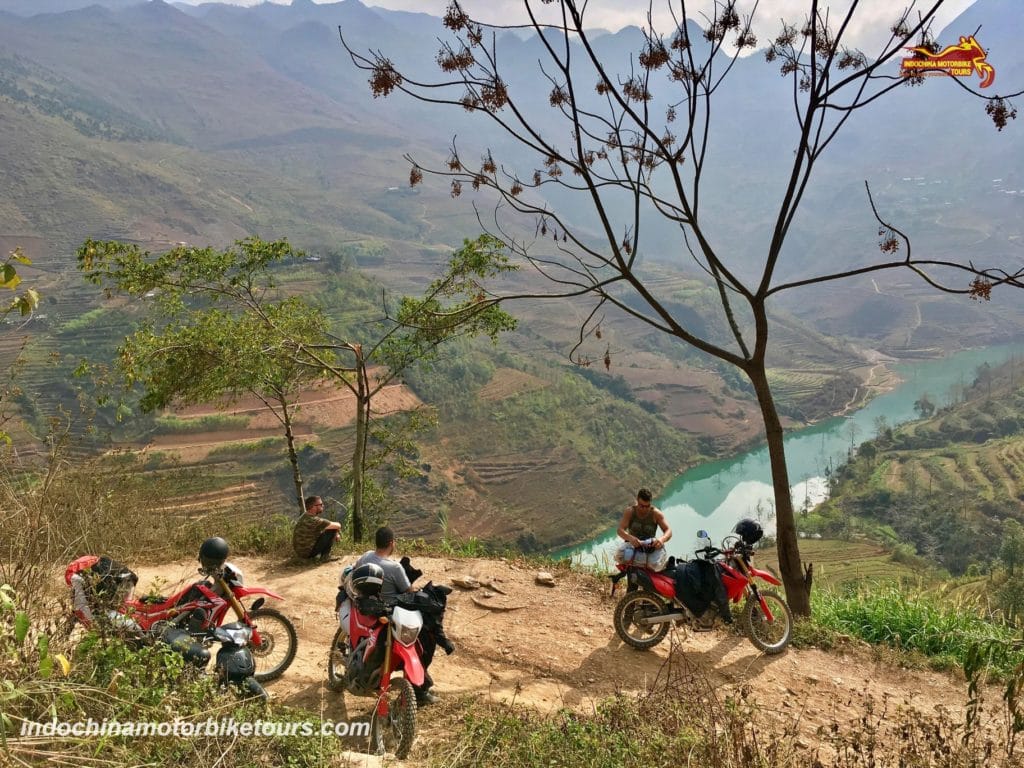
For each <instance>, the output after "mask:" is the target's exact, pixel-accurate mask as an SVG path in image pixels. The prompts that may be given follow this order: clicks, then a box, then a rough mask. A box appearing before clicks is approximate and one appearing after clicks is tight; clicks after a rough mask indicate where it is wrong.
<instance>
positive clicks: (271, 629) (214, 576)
mask: <svg viewBox="0 0 1024 768" xmlns="http://www.w3.org/2000/svg"><path fill="white" fill-rule="evenodd" d="M199 572H200V573H201V574H203V576H205V577H206V578H205V579H203V580H202V581H197V582H195V583H194V584H191V585H190V586H188V587H185V588H184V589H182V590H181V591H180V592H178V593H177V594H174V595H171V596H170V597H162V596H160V597H152V596H149V595H147V596H144V597H141V598H132V599H129V600H128V601H126V602H125V603H124V607H123V609H122V611H123V612H124V613H125V614H126V615H127V616H130V617H131V618H132V619H134V620H135V622H136V623H138V625H139V626H140V627H141V628H142V629H143V630H145V631H146V632H148V633H151V634H158V633H159V632H160V631H161V629H163V628H166V627H168V626H178V627H181V628H182V629H186V630H187V631H188V632H189V634H190V635H192V636H193V637H194V638H196V640H198V641H200V642H203V643H208V642H210V641H211V638H212V637H213V631H214V630H215V629H217V628H218V627H220V626H221V625H223V624H224V623H225V621H224V620H225V618H226V617H227V613H228V609H229V608H231V609H233V610H234V613H235V615H236V616H237V617H238V620H239V621H240V622H242V623H243V624H245V625H246V626H248V627H250V628H251V630H252V638H251V640H250V648H251V649H252V654H253V656H254V657H255V661H256V673H255V674H254V675H253V677H255V678H256V680H257V681H259V682H261V683H265V682H267V681H270V680H276V679H277V678H278V677H280V676H281V675H282V674H283V673H284V671H285V670H286V669H288V666H289V665H290V664H291V663H292V661H293V660H294V659H295V650H296V646H297V645H298V636H297V635H296V633H295V627H294V626H293V625H292V623H291V621H289V620H288V618H287V617H286V616H285V615H284V614H282V613H280V612H278V611H276V610H274V609H273V608H264V607H263V603H264V602H265V598H267V597H270V598H273V599H274V600H283V599H284V598H283V597H282V596H281V595H278V594H275V593H273V592H271V591H270V590H268V589H264V588H262V587H251V588H250V587H246V586H245V583H244V580H243V577H242V572H241V571H240V570H238V569H237V568H235V567H233V566H232V565H231V564H230V563H225V564H224V566H223V567H222V568H220V569H218V570H217V571H213V572H207V571H205V570H204V569H202V568H200V569H199ZM253 595H260V597H259V598H257V599H256V600H255V601H254V602H253V603H252V605H250V606H249V607H248V608H246V607H245V605H244V604H243V603H242V600H243V599H245V598H247V597H252V596H253Z"/></svg>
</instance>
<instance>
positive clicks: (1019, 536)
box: [999, 518, 1024, 576]
mask: <svg viewBox="0 0 1024 768" xmlns="http://www.w3.org/2000/svg"><path fill="white" fill-rule="evenodd" d="M1002 538H1003V543H1002V545H1001V546H1000V547H999V559H1000V560H1002V562H1003V565H1005V566H1006V570H1007V572H1008V573H1009V574H1010V576H1013V574H1014V571H1015V570H1016V568H1017V566H1018V565H1020V564H1021V563H1024V526H1022V525H1021V524H1020V523H1018V522H1017V521H1016V520H1014V519H1013V518H1008V519H1007V520H1006V521H1005V522H1003V537H1002Z"/></svg>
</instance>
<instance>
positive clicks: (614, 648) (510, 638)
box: [139, 558, 998, 762]
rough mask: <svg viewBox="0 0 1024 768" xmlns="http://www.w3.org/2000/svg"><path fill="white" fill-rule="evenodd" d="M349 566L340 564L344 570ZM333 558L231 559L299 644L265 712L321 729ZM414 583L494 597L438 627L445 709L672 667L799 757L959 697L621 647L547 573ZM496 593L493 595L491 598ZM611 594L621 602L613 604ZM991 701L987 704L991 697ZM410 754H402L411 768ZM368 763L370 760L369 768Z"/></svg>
mask: <svg viewBox="0 0 1024 768" xmlns="http://www.w3.org/2000/svg"><path fill="white" fill-rule="evenodd" d="M350 559H351V558H345V560H350ZM345 560H342V561H341V562H336V563H329V564H324V565H316V566H311V565H298V564H296V563H295V562H292V561H284V560H277V561H275V560H268V559H255V558H238V559H237V560H234V561H233V562H235V563H236V564H237V565H238V566H240V567H241V568H242V570H243V571H244V573H245V578H246V583H247V584H249V585H259V586H264V587H267V588H269V589H272V590H274V591H276V592H278V593H279V594H281V595H283V597H284V601H283V602H277V601H270V602H271V603H273V604H274V605H275V607H278V608H280V609H281V610H282V611H283V612H284V613H285V614H286V615H288V616H289V617H290V618H291V619H292V620H293V622H294V623H295V625H296V627H297V629H298V635H299V646H298V654H297V657H296V659H295V662H294V663H293V664H292V666H291V667H290V668H289V669H288V671H287V672H286V673H285V674H284V676H283V677H282V678H281V679H280V680H278V681H275V682H273V683H270V684H269V685H268V690H269V691H270V693H271V696H272V700H273V701H275V702H282V703H287V704H293V705H299V706H302V707H304V708H307V709H310V710H313V711H317V712H320V713H322V716H323V717H324V718H325V719H331V720H335V721H341V720H345V719H348V718H356V717H359V716H361V715H362V714H364V713H365V712H366V711H367V710H368V708H369V702H368V700H366V699H358V698H355V697H351V696H348V695H345V694H340V693H332V692H329V691H327V690H326V688H325V686H324V681H325V669H326V661H327V649H328V646H329V643H330V640H331V637H332V636H333V634H334V631H335V628H336V618H335V615H334V610H333V606H334V595H335V590H336V585H337V581H338V574H339V572H340V568H341V566H342V565H343V564H344V562H345ZM414 564H415V565H416V566H417V567H419V568H421V569H422V570H423V571H424V574H425V575H424V577H423V578H424V580H427V579H433V580H435V581H438V582H444V583H449V584H450V583H452V582H453V580H458V579H459V578H461V577H466V576H471V577H474V578H475V579H477V580H478V581H481V582H490V583H491V584H492V585H493V586H492V587H491V588H488V587H480V588H479V589H475V590H463V589H459V588H456V589H455V591H454V593H453V594H452V595H451V597H450V602H449V608H448V612H447V616H446V620H445V623H446V628H447V631H448V634H449V636H450V637H451V638H452V640H453V641H454V642H455V643H456V645H457V651H456V652H455V653H454V654H453V655H451V656H445V655H444V654H443V653H440V652H439V654H438V657H437V658H436V660H435V662H434V664H433V666H432V667H431V673H432V674H433V676H434V678H435V680H436V681H437V684H436V689H435V690H436V691H437V692H438V693H439V694H440V696H441V697H443V699H444V700H448V701H453V700H456V699H458V698H459V697H464V696H476V697H484V698H486V699H491V700H501V701H515V702H516V703H518V704H520V705H523V706H528V707H533V708H535V709H537V710H540V711H554V710H557V709H559V708H562V707H570V708H575V709H588V708H591V707H592V706H593V705H594V704H595V703H596V702H597V701H599V700H601V699H602V698H604V697H607V696H610V695H613V694H615V693H616V692H626V693H629V692H639V691H641V690H644V689H646V688H648V687H649V686H650V685H652V683H653V682H654V681H655V679H656V678H658V676H659V675H663V674H665V669H666V664H667V663H668V662H669V660H670V658H671V663H672V664H674V665H677V666H678V665H685V666H686V669H687V670H688V674H695V675H698V676H700V677H702V678H703V679H705V680H706V681H707V682H708V683H710V684H711V685H712V686H713V687H714V688H716V690H717V691H718V693H719V695H720V696H721V697H725V696H727V695H729V694H730V693H734V694H735V693H737V692H739V691H740V689H741V688H742V689H743V691H744V693H745V694H746V696H747V700H748V701H753V702H755V703H756V705H757V707H758V708H759V709H760V710H762V712H763V713H764V714H765V716H766V717H767V718H768V720H769V721H775V722H777V723H778V725H779V728H780V729H789V730H791V731H794V732H795V733H796V734H797V736H796V738H797V739H798V741H799V743H800V744H802V745H804V746H806V747H807V748H808V749H815V748H817V747H818V742H819V741H820V733H821V732H822V731H821V729H826V730H828V729H834V728H836V727H838V728H840V729H846V728H851V727H853V726H855V725H856V724H857V723H858V721H859V720H860V719H861V718H862V717H864V716H865V714H866V713H874V716H875V717H882V718H883V719H884V717H886V716H893V717H895V716H896V714H897V712H898V711H900V710H902V711H906V712H911V713H915V716H917V717H928V716H933V715H935V714H936V713H940V712H945V713H947V714H949V715H950V716H951V717H952V719H953V720H954V721H955V722H960V723H962V722H963V714H964V703H965V702H966V699H967V696H966V685H965V683H964V681H963V679H962V676H958V675H957V674H953V673H943V672H935V671H930V670H927V669H911V668H906V667H904V666H898V665H896V664H895V663H893V661H892V659H891V658H890V659H886V658H884V657H883V655H882V654H880V653H879V652H878V651H875V650H872V649H870V648H868V647H867V646H862V645H859V644H857V643H854V642H849V643H846V644H844V646H843V647H842V648H841V649H840V650H832V651H828V652H826V651H823V650H818V649H813V648H792V647H791V648H789V649H788V650H786V651H785V652H784V653H782V654H781V655H778V656H764V655H762V654H760V653H758V652H757V650H756V649H755V648H754V647H753V646H752V645H751V644H750V642H748V641H747V639H746V638H745V637H744V636H742V635H740V634H738V633H737V632H733V631H727V630H725V629H717V630H713V631H711V632H705V633H693V632H684V631H681V630H673V632H672V633H670V635H669V637H668V638H666V640H665V641H664V642H663V643H662V644H661V645H659V646H658V647H656V648H655V649H653V650H651V651H646V652H639V651H635V650H633V649H631V648H629V647H628V646H625V645H624V644H623V643H622V642H621V641H620V640H619V638H618V637H617V636H616V634H615V631H614V629H613V627H612V611H613V608H614V605H615V601H616V600H617V599H618V596H616V597H615V598H613V597H611V596H610V594H609V587H608V585H607V582H603V583H602V581H601V580H600V579H596V578H594V577H593V576H591V575H589V574H583V573H574V572H569V571H564V572H562V571H559V572H556V574H555V576H556V580H555V585H554V586H541V585H539V584H537V583H536V581H535V575H536V572H537V568H536V567H534V566H531V565H529V564H527V563H522V562H511V561H506V560H482V559H480V560H467V559H440V558H415V559H414ZM141 577H142V578H141V581H140V584H139V589H140V590H142V591H145V590H146V588H147V586H148V585H149V584H150V583H152V581H153V579H154V578H159V579H162V580H163V583H162V585H161V586H160V590H161V591H164V592H167V591H168V590H169V589H173V588H174V586H175V585H176V584H177V583H178V582H179V581H180V582H182V583H185V582H186V581H188V580H191V579H192V578H193V577H194V564H193V563H177V564H172V565H164V566H160V567H150V568H144V569H142V572H141ZM496 589H498V590H501V592H498V591H496ZM620 594H621V593H620ZM992 693H993V695H994V698H995V701H998V694H997V693H995V692H992ZM444 709H445V707H444V706H438V707H436V708H434V710H435V712H436V714H434V715H432V714H431V711H430V710H425V711H423V712H421V715H422V717H421V724H422V725H426V724H428V723H430V724H432V728H429V729H428V728H421V737H420V738H421V739H426V740H431V741H436V740H437V739H438V738H441V736H440V735H439V730H438V728H440V729H441V731H444V730H448V731H450V730H451V729H452V728H454V727H456V725H457V724H456V723H453V722H447V723H445V722H443V721H444ZM415 756H416V750H414V752H413V756H412V757H413V759H415ZM371 762H372V761H371Z"/></svg>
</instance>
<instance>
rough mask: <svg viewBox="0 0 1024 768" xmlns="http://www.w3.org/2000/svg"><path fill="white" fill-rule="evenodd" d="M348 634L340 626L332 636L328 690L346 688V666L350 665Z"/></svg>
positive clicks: (328, 663)
mask: <svg viewBox="0 0 1024 768" xmlns="http://www.w3.org/2000/svg"><path fill="white" fill-rule="evenodd" d="M348 651H349V648H348V634H347V633H346V632H345V630H344V629H342V628H341V627H338V631H337V632H335V633H334V637H333V638H331V652H330V654H329V655H328V656H327V690H329V691H343V690H345V668H346V667H347V666H348Z"/></svg>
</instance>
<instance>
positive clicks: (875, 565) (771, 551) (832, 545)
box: [754, 539, 922, 587]
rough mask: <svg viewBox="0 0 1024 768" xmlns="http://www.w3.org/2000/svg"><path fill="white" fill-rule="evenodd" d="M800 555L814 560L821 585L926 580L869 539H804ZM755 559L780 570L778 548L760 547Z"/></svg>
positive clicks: (760, 563) (809, 560) (815, 579)
mask: <svg viewBox="0 0 1024 768" xmlns="http://www.w3.org/2000/svg"><path fill="white" fill-rule="evenodd" d="M800 556H801V558H802V559H803V561H804V562H807V563H814V583H815V584H818V585H825V584H827V585H829V586H851V587H856V586H857V585H858V584H861V583H863V582H865V581H874V582H895V581H910V582H918V581H920V580H921V579H922V574H921V572H920V571H919V570H918V569H916V568H913V567H911V566H908V565H905V564H903V563H899V562H896V561H895V560H893V559H892V556H891V553H890V552H889V551H888V550H886V549H885V548H884V547H881V546H879V545H878V544H874V543H871V542H867V541H837V540H830V539H802V540H801V541H800ZM754 562H755V564H756V565H757V566H758V567H761V568H763V567H765V566H767V567H769V568H770V569H772V570H774V571H775V573H778V572H779V559H778V554H777V553H776V551H775V548H774V547H769V548H767V549H764V550H759V551H758V552H757V555H756V558H755V561H754Z"/></svg>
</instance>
